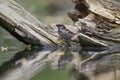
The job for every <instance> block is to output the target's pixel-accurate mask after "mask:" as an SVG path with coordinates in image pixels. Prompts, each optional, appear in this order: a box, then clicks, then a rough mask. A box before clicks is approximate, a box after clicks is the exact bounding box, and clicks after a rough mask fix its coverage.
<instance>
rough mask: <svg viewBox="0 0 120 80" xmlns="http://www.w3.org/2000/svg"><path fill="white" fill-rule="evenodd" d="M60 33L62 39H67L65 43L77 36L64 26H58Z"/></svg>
mask: <svg viewBox="0 0 120 80" xmlns="http://www.w3.org/2000/svg"><path fill="white" fill-rule="evenodd" d="M56 26H57V28H58V33H59V35H60V36H61V38H62V39H65V41H70V40H71V38H72V37H73V36H74V35H75V34H74V33H73V32H71V31H70V30H68V29H66V27H65V26H64V25H63V24H57V25H56Z"/></svg>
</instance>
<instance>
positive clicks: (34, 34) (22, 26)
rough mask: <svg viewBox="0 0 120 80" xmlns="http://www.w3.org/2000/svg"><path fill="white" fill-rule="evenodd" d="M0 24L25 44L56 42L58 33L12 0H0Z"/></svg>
mask: <svg viewBox="0 0 120 80" xmlns="http://www.w3.org/2000/svg"><path fill="white" fill-rule="evenodd" d="M0 25H1V27H3V28H4V29H6V30H7V31H8V32H9V33H10V34H12V35H13V36H15V37H16V38H17V39H18V40H20V41H22V42H24V43H25V44H32V45H39V44H42V45H44V44H57V43H60V41H58V38H59V37H58V36H59V35H57V36H56V35H53V34H52V33H54V34H55V32H52V31H53V29H52V28H50V27H48V26H46V25H44V24H43V23H41V22H40V21H38V20H37V19H36V18H35V17H33V16H32V15H31V14H30V13H28V12H27V11H26V10H25V9H24V8H22V7H21V6H20V5H19V4H17V3H16V2H15V1H13V0H0Z"/></svg>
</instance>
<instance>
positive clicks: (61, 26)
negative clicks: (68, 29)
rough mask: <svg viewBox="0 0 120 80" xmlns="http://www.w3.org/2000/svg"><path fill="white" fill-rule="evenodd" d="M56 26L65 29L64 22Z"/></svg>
mask: <svg viewBox="0 0 120 80" xmlns="http://www.w3.org/2000/svg"><path fill="white" fill-rule="evenodd" d="M56 26H57V28H58V29H65V26H64V25H63V24H57V25H56Z"/></svg>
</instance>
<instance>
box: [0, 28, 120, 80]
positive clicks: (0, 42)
mask: <svg viewBox="0 0 120 80" xmlns="http://www.w3.org/2000/svg"><path fill="white" fill-rule="evenodd" d="M88 49H89V50H88ZM91 49H93V48H91V47H88V48H82V50H81V47H79V46H75V45H73V46H72V47H65V46H62V47H60V46H56V47H52V48H51V47H50V46H49V45H47V46H34V47H30V46H27V45H24V44H23V43H21V42H19V41H18V40H17V39H15V38H14V37H12V36H11V35H10V34H9V33H7V32H6V31H5V30H3V29H2V28H0V80H104V79H103V78H102V77H103V76H104V77H105V80H119V79H120V78H119V71H118V70H117V69H118V68H119V60H120V59H119V58H120V57H119V56H118V55H117V57H116V58H114V59H115V60H114V59H112V58H110V57H109V56H108V57H107V58H103V60H101V62H104V60H106V59H108V61H105V63H101V65H99V66H102V64H105V65H106V66H107V67H110V71H111V70H113V71H112V72H109V70H107V69H106V67H103V66H104V65H103V66H102V67H99V66H98V69H97V68H96V67H95V69H96V70H97V71H98V72H100V74H102V75H98V76H97V77H92V75H90V76H91V77H92V78H91V79H88V78H87V77H86V76H85V75H84V74H81V73H80V72H79V68H80V67H79V64H80V62H81V60H83V59H86V58H88V57H90V56H91V55H92V54H95V53H96V52H93V51H95V50H96V51H97V50H98V49H99V50H100V48H94V49H95V50H93V51H92V50H91ZM87 50H88V51H87ZM101 50H102V49H101ZM98 52H99V51H98ZM95 64H96V63H95ZM111 64H114V65H113V66H111ZM109 65H110V66H109ZM117 65H118V66H117ZM90 66H93V67H94V64H93V65H90ZM86 69H89V70H86V71H84V72H87V74H89V73H90V72H91V70H92V68H89V67H88V68H86ZM83 70H84V69H83ZM102 71H103V73H101V72H102ZM106 72H107V73H106ZM90 74H91V73H90ZM110 75H111V77H109V76H110ZM101 76H102V77H101ZM116 77H118V79H117V78H116ZM93 78H94V79H93Z"/></svg>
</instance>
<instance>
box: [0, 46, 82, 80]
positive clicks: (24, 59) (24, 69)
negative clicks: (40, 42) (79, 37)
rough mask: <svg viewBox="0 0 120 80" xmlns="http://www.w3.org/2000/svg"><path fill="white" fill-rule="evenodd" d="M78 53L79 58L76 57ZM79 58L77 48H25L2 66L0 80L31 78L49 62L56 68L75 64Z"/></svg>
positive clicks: (0, 67)
mask: <svg viewBox="0 0 120 80" xmlns="http://www.w3.org/2000/svg"><path fill="white" fill-rule="evenodd" d="M76 55H77V58H78V60H75V59H74V58H76ZM77 58H76V59H77ZM79 60H80V59H79V54H78V52H77V51H76V50H75V51H74V50H70V49H65V48H61V49H59V50H46V49H45V50H41V49H32V50H27V49H25V50H24V51H21V52H18V53H16V55H15V56H14V57H13V58H12V59H11V60H9V61H7V62H5V63H3V64H2V65H1V66H0V80H29V79H30V78H31V77H33V76H34V75H35V74H36V73H38V72H39V71H41V70H43V69H44V68H45V66H46V64H48V63H50V64H51V67H52V69H54V70H55V69H61V68H64V66H65V65H67V64H68V63H69V62H71V63H74V65H75V62H76V61H77V62H79Z"/></svg>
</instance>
